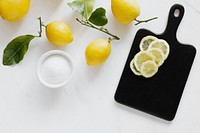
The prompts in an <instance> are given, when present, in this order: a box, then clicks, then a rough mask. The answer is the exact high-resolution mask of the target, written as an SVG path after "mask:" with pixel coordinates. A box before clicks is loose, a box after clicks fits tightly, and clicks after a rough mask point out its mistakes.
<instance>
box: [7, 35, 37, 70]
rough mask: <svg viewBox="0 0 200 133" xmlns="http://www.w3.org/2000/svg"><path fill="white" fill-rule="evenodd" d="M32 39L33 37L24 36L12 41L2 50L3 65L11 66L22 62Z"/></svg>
mask: <svg viewBox="0 0 200 133" xmlns="http://www.w3.org/2000/svg"><path fill="white" fill-rule="evenodd" d="M34 38H35V36H33V35H24V36H19V37H17V38H15V39H13V40H12V41H11V42H10V43H9V44H8V45H7V47H6V48H5V49H4V53H3V65H6V66H11V65H15V64H18V63H19V62H20V61H21V60H23V58H24V55H25V54H26V52H27V50H28V48H29V43H30V41H31V40H32V39H34Z"/></svg>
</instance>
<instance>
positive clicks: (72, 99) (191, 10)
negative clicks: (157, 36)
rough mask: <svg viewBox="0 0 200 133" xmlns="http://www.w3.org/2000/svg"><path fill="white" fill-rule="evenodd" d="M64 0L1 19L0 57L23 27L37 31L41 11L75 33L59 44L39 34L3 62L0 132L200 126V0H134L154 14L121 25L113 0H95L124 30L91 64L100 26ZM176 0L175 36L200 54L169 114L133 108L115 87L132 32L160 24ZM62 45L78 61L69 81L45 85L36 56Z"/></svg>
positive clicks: (38, 0)
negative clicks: (180, 14)
mask: <svg viewBox="0 0 200 133" xmlns="http://www.w3.org/2000/svg"><path fill="white" fill-rule="evenodd" d="M68 1H69V0H32V1H31V8H30V11H29V13H28V15H27V16H26V17H25V18H24V19H23V20H22V21H20V22H17V23H8V22H5V21H3V20H2V19H0V27H1V28H0V50H1V52H0V57H2V54H3V49H4V48H5V47H6V44H7V43H8V42H9V41H10V40H11V39H13V38H14V37H16V36H19V35H22V34H27V33H31V34H37V31H38V21H37V18H38V17H39V16H41V17H42V19H43V21H44V22H45V23H46V24H47V23H48V22H50V21H52V20H55V19H60V20H63V21H65V22H66V23H68V25H69V26H70V27H71V29H72V32H73V34H74V38H75V40H74V41H73V43H72V44H70V45H68V46H66V47H62V48H57V47H54V46H52V45H51V44H50V43H49V42H48V41H47V40H46V38H45V35H43V37H42V38H39V39H35V40H34V41H33V42H31V45H30V49H29V51H28V53H27V55H26V56H25V58H24V60H23V61H22V62H21V63H20V64H19V65H16V66H14V67H5V66H3V65H2V64H0V133H178V132H180V133H188V132H190V133H197V132H200V126H199V125H200V113H199V112H200V96H199V95H200V82H199V75H200V69H199V67H200V55H199V53H198V51H199V49H200V39H199V38H200V26H199V25H200V13H199V11H200V10H199V9H200V3H199V2H198V1H197V0H190V1H186V0H170V1H169V0H151V1H149V0H139V1H140V5H141V15H140V16H139V19H144V18H149V17H154V16H158V18H159V19H158V20H156V21H153V22H150V23H147V24H141V25H139V26H134V24H133V23H132V24H130V25H122V24H120V23H119V22H117V21H116V19H114V17H113V15H112V13H111V9H110V0H97V3H96V5H95V7H99V6H102V7H105V8H106V9H107V16H108V18H109V24H108V26H107V28H108V29H109V30H110V31H112V32H113V33H116V34H117V35H119V36H120V37H121V40H120V41H114V42H112V53H111V55H110V57H109V59H108V60H107V62H106V63H105V64H104V65H102V66H100V67H88V66H87V65H86V63H85V57H84V51H85V48H86V46H87V44H88V43H89V42H91V41H92V40H94V39H96V38H107V36H106V35H105V34H102V33H100V32H98V31H95V30H91V29H88V28H85V27H83V26H81V25H80V24H79V23H77V22H76V21H75V17H77V16H78V14H76V13H74V12H73V11H72V10H71V9H70V8H69V7H67V6H66V2H68ZM175 3H180V4H182V5H183V6H184V7H185V10H186V12H185V16H184V18H183V20H182V22H181V25H180V27H179V29H178V34H177V37H178V39H179V41H180V42H182V43H189V44H192V45H194V46H195V47H196V48H197V55H196V58H195V61H194V64H193V67H192V70H191V73H190V75H189V78H188V81H187V84H186V86H185V90H184V93H183V96H182V99H181V102H180V105H179V108H178V112H177V115H176V118H175V119H174V120H173V121H172V122H167V121H164V120H161V119H159V118H156V117H154V116H151V115H148V114H145V113H143V112H140V111H137V110H135V109H132V108H129V107H126V106H122V105H119V104H118V103H116V102H115V101H114V94H115V91H116V88H117V85H118V82H119V79H120V76H121V73H122V70H123V67H124V64H125V61H126V58H127V56H128V53H129V50H130V47H131V44H132V41H133V39H134V36H135V33H136V32H137V30H138V29H140V28H147V29H149V30H151V31H153V32H155V33H161V32H163V31H164V29H165V26H166V23H167V19H168V12H169V9H170V7H171V6H172V5H173V4H175ZM52 49H61V50H63V51H66V52H67V53H69V54H70V55H71V56H72V57H73V59H74V62H75V73H74V76H73V78H72V80H71V82H70V83H69V84H68V85H67V86H65V87H64V88H62V89H56V90H55V89H48V88H45V87H44V86H43V85H41V83H40V82H39V81H38V79H37V76H36V64H37V61H38V59H39V58H40V56H41V55H42V54H44V53H45V52H47V51H49V50H52Z"/></svg>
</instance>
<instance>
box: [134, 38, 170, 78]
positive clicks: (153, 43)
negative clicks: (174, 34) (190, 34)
mask: <svg viewBox="0 0 200 133" xmlns="http://www.w3.org/2000/svg"><path fill="white" fill-rule="evenodd" d="M139 47H140V52H138V53H137V54H136V55H135V56H134V58H133V59H132V60H131V62H130V68H131V70H132V71H133V73H134V74H135V75H138V76H143V77H145V78H150V77H152V76H154V75H155V74H156V73H157V72H158V68H159V67H160V66H161V65H162V64H163V63H164V61H165V60H166V59H167V57H168V55H169V52H170V48H169V44H168V43H167V42H166V41H165V40H163V39H158V38H156V37H154V36H146V37H144V38H143V39H142V40H141V42H140V46H139Z"/></svg>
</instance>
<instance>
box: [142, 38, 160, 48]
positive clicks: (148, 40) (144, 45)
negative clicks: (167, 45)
mask: <svg viewBox="0 0 200 133" xmlns="http://www.w3.org/2000/svg"><path fill="white" fill-rule="evenodd" d="M155 40H157V38H156V37H154V36H146V37H144V38H142V40H141V42H140V50H147V49H148V47H149V45H150V43H151V42H153V41H155Z"/></svg>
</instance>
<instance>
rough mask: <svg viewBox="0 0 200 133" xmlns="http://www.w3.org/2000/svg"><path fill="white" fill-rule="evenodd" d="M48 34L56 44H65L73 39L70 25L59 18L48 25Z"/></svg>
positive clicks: (48, 37) (50, 39) (49, 38)
mask: <svg viewBox="0 0 200 133" xmlns="http://www.w3.org/2000/svg"><path fill="white" fill-rule="evenodd" d="M46 36H47V39H48V40H49V41H50V42H51V43H52V44H54V45H56V46H64V45H67V44H69V43H71V42H72V41H73V35H72V32H71V29H70V27H69V26H68V25H67V24H66V23H64V22H62V21H59V20H56V21H53V22H51V23H49V24H48V25H47V26H46Z"/></svg>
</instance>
